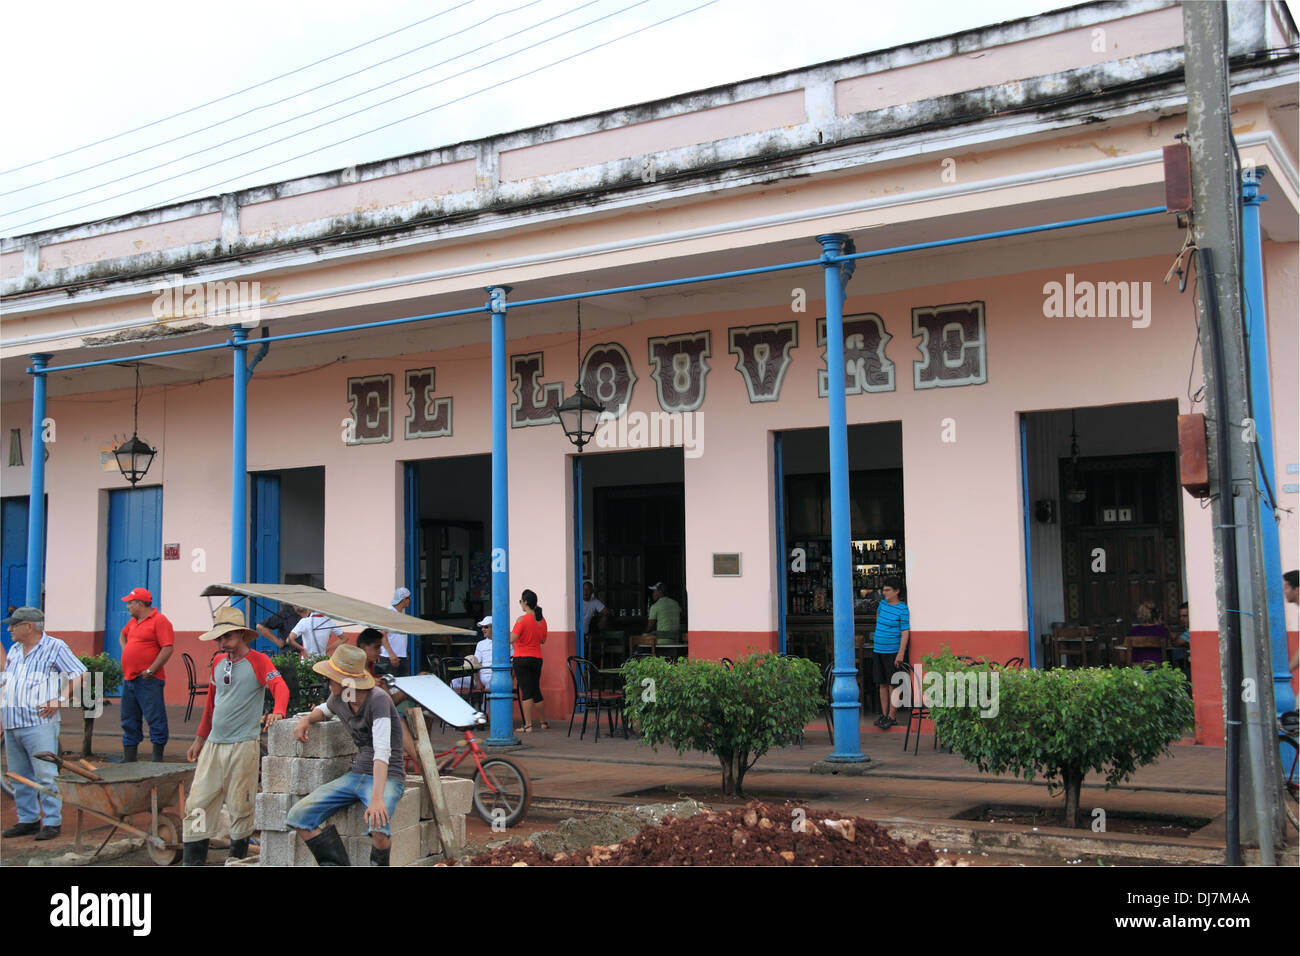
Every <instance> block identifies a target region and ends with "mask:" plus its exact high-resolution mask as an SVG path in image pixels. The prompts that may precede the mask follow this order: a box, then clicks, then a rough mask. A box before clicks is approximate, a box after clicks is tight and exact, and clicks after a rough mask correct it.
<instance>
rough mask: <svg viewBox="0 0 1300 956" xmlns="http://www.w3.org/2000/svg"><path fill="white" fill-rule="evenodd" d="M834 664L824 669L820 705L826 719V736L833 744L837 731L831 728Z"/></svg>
mask: <svg viewBox="0 0 1300 956" xmlns="http://www.w3.org/2000/svg"><path fill="white" fill-rule="evenodd" d="M834 666H835V665H834V664H827V665H826V666H825V667H824V668H823V669H822V699H821V704H820V705H819V706H820V708H821V710H822V711H823V713H824V715H825V717H826V735H827V736H828V737H830V738H831V743H835V730H834V729H833V728H832V727H831V714H832V710H831V702H832V697H831V684H832V683H834V681H835V675H834V674H832V673H831V669H832V668H833V667H834Z"/></svg>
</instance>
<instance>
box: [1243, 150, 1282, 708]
mask: <svg viewBox="0 0 1300 956" xmlns="http://www.w3.org/2000/svg"><path fill="white" fill-rule="evenodd" d="M1241 195H1242V200H1243V204H1242V209H1241V247H1242V279H1243V281H1244V283H1245V286H1246V298H1245V301H1244V303H1243V307H1244V309H1245V316H1244V319H1245V326H1246V348H1247V349H1248V354H1249V360H1250V381H1249V382H1248V383H1247V384H1248V387H1249V388H1250V405H1251V410H1252V412H1253V413H1254V416H1255V437H1256V444H1255V450H1256V452H1257V454H1256V458H1257V461H1258V464H1259V473H1260V478H1261V481H1260V487H1261V488H1263V487H1265V481H1264V480H1263V479H1267V486H1268V487H1271V488H1272V489H1273V496H1274V498H1275V499H1276V497H1277V495H1278V493H1279V491H1280V490H1281V489H1279V488H1278V485H1277V475H1276V474H1275V473H1274V472H1275V468H1274V461H1275V459H1274V453H1273V405H1272V395H1273V393H1272V391H1271V390H1270V388H1269V374H1268V363H1269V357H1268V303H1267V301H1266V300H1265V298H1264V259H1263V254H1262V252H1261V248H1260V233H1259V204H1260V203H1262V202H1264V201H1265V200H1267V199H1268V197H1267V196H1261V195H1260V193H1259V181H1258V179H1256V178H1255V177H1253V176H1251V175H1250V174H1249V173H1247V174H1246V175H1245V176H1244V178H1243V180H1242V184H1241ZM1258 507H1259V532H1260V534H1259V537H1260V544H1261V546H1262V548H1263V551H1264V574H1265V581H1266V585H1265V593H1266V595H1267V602H1268V633H1269V646H1270V648H1271V649H1272V654H1271V657H1272V661H1273V698H1274V702H1275V703H1276V705H1277V712H1278V713H1279V714H1281V713H1285V712H1286V711H1288V710H1295V694H1294V693H1293V692H1292V691H1291V674H1290V671H1288V669H1287V664H1288V663H1290V662H1289V660H1288V657H1289V655H1288V654H1287V647H1286V609H1285V607H1284V602H1283V599H1282V571H1283V568H1282V554H1281V543H1280V542H1279V541H1278V536H1277V520H1276V518H1275V516H1274V514H1273V509H1272V507H1271V506H1270V505H1269V502H1268V501H1267V500H1265V499H1263V498H1261V499H1260V500H1259V503H1258Z"/></svg>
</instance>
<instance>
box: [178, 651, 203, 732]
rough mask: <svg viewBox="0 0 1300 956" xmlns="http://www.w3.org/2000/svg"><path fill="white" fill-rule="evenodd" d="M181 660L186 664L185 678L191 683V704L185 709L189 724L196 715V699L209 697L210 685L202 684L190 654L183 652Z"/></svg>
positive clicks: (186, 720)
mask: <svg viewBox="0 0 1300 956" xmlns="http://www.w3.org/2000/svg"><path fill="white" fill-rule="evenodd" d="M181 660H182V661H184V662H185V677H186V679H187V680H188V681H189V685H190V686H189V688H188V690H189V692H190V702H189V704H187V705H186V707H185V722H186V723H189V720H190V717H191V716H192V715H193V714H194V698H195V697H206V696H207V695H208V689H209V688H208V685H207V684H206V683H203V684H200V683H199V677H198V674H199V672H198V668H197V667H195V666H194V658H192V657H190V655H189V654H187V653H185V652H184V651H181Z"/></svg>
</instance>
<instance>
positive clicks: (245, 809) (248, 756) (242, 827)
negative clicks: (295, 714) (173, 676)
mask: <svg viewBox="0 0 1300 956" xmlns="http://www.w3.org/2000/svg"><path fill="white" fill-rule="evenodd" d="M199 640H201V641H216V642H217V646H218V647H220V648H221V653H220V654H218V655H217V656H216V657H215V658H214V659H213V661H212V674H211V676H210V678H209V682H208V695H207V698H206V702H205V703H204V705H203V718H202V719H201V720H200V721H199V729H198V734H197V736H195V738H194V743H192V744H191V745H190V749H189V752H188V753H187V754H186V755H185V759H186V760H189V761H195V760H197V761H198V762H199V768H198V770H197V771H195V774H194V784H193V789H191V790H190V793H189V799H187V800H186V802H185V805H186V808H187V811H188V812H187V813H186V814H185V834H184V840H185V865H186V866H202V865H203V864H204V862H205V861H206V860H207V856H208V841H209V839H210V838H211V835H212V832H213V831H214V830H215V829H216V822H217V814H218V813H219V812H220V810H221V804H222V803H223V802H224V803H225V805H226V809H227V810H228V811H229V812H230V858H231V859H243V858H244V857H245V856H247V855H248V838H249V836H250V835H251V834H252V832H253V801H254V798H255V797H256V795H257V767H258V763H259V762H260V759H261V756H262V753H261V750H262V748H261V741H260V736H261V731H263V730H266V729H268V728H269V727H270V726H271V725H272V724H273V723H275V722H276V721H277V720H279V719H280V718H281V717H283V716H284V715H285V712H286V711H287V710H288V709H289V685H288V684H286V683H285V682H284V678H282V677H281V676H280V672H279V671H277V670H276V669H275V665H274V664H273V663H271V658H269V657H267V656H266V655H265V654H263V653H262V652H261V651H255V650H253V649H252V648H251V647H250V646H249V645H250V644H252V643H253V641H255V640H257V632H256V631H253V630H250V629H249V628H248V626H247V625H246V624H245V623H244V612H243V611H241V610H239V609H238V608H233V607H223V608H221V609H219V610H218V611H217V617H216V626H215V627H213V628H212V630H210V631H208V632H207V633H206V634H204V635H203V636H202V637H200V638H199ZM267 688H270V691H271V694H272V696H273V697H274V698H275V712H274V713H270V714H267V715H266V716H265V717H263V716H262V701H263V699H264V697H263V693H264V691H265V690H266V689H267Z"/></svg>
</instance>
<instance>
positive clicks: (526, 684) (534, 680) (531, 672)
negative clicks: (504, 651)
mask: <svg viewBox="0 0 1300 956" xmlns="http://www.w3.org/2000/svg"><path fill="white" fill-rule="evenodd" d="M519 606H520V608H522V609H523V612H524V613H523V614H521V615H520V616H519V620H517V621H515V626H514V628H513V629H512V630H511V632H510V649H511V653H512V656H513V658H514V659H513V664H514V668H515V679H516V680H518V681H519V706H520V708H521V709H522V710H523V712H524V725H523V726H522V727H521V728H519V730H518V731H517V733H521V734H531V733H532V732H533V731H534V730H536V729H537V727H538V724H537V723H536V722H534V720H533V711H534V710H536V711H537V716H539V717H540V716H541V715H542V710H541V707H540V705H541V703H542V645H543V644H545V643H546V621H545V620H543V618H542V609H541V608H540V607H538V606H537V595H536V593H534V592H533V591H524V593H523V594H522V595H520V598H519ZM540 726H541V729H542V730H550V729H551V725H550V724H548V723H547V722H546V721H544V720H543V721H542V722H541V725H540Z"/></svg>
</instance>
